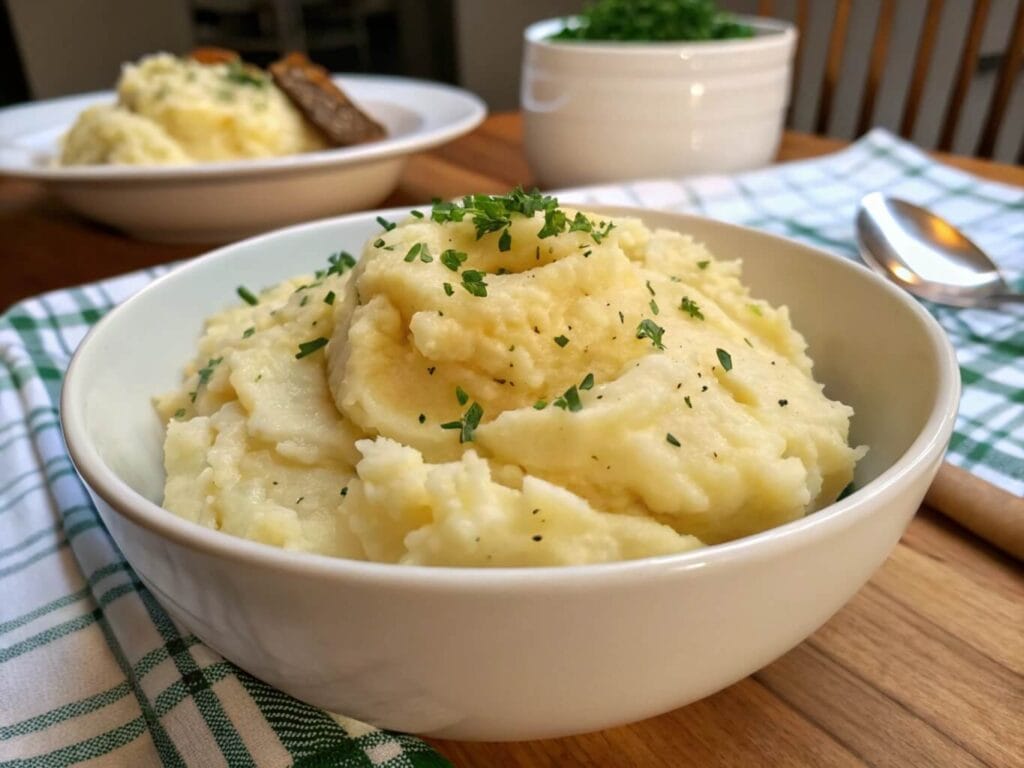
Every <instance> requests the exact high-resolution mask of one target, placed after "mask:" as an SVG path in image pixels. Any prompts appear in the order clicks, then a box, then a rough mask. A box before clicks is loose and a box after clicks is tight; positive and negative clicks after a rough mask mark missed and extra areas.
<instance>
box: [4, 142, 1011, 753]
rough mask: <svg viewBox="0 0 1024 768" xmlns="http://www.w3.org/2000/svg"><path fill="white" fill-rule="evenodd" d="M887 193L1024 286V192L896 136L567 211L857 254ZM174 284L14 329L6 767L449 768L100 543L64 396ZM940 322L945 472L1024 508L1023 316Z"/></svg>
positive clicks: (64, 300)
mask: <svg viewBox="0 0 1024 768" xmlns="http://www.w3.org/2000/svg"><path fill="white" fill-rule="evenodd" d="M879 188H884V189H887V190H889V191H891V192H893V193H896V194H899V195H902V196H903V197H906V198H909V199H910V200H913V201H916V202H918V203H922V204H925V205H927V206H929V207H931V208H933V209H934V210H936V211H938V212H939V213H942V214H943V215H945V216H947V217H948V218H949V219H951V220H952V221H953V222H955V223H957V224H960V225H962V226H964V228H965V229H966V231H967V232H968V233H969V234H970V235H971V236H972V237H973V238H975V239H976V241H977V242H978V243H979V244H981V245H982V246H983V247H985V248H986V249H988V250H989V252H990V253H991V254H992V255H993V256H994V257H995V258H996V260H997V261H999V262H1000V264H1001V266H1003V267H1004V268H1005V269H1006V271H1007V273H1008V274H1009V275H1010V276H1011V278H1012V279H1013V281H1014V282H1015V283H1016V285H1017V286H1018V287H1024V285H1022V272H1024V190H1021V189H1016V188H1011V187H1007V186H1003V185H999V184H991V183H986V182H981V181H978V180H977V179H975V178H973V177H971V176H968V175H966V174H963V173H959V172H957V171H953V170H950V169H949V168H946V167H943V166H941V165H938V164H935V163H934V162H931V161H929V160H928V159H927V158H926V157H925V156H924V155H922V154H921V153H919V152H918V151H916V150H915V149H913V148H912V147H910V146H908V145H906V144H903V143H901V142H899V141H897V140H896V139H894V138H893V137H891V136H890V135H889V134H886V133H884V132H874V133H872V134H869V135H868V136H867V137H865V138H864V139H862V140H861V141H859V142H857V143H856V144H855V145H853V146H852V147H850V148H849V149H847V150H845V151H843V152H840V153H837V154H835V155H831V156H829V157H825V158H820V159H817V160H811V161H807V162H801V163H793V164H789V165H785V166H778V167H774V168H768V169H765V170H762V171H756V172H753V173H747V174H742V175H739V176H733V177H720V176H718V177H704V178H699V179H691V180H688V181H685V182H674V181H658V182H637V183H630V184H625V185H615V186H608V187H601V188H592V189H588V190H581V191H577V192H575V193H573V194H572V195H571V197H572V199H576V200H580V199H584V200H589V201H592V202H602V203H611V204H615V203H617V204H632V205H646V206H653V207H660V208H669V209H676V210H688V211H697V212H700V213H704V214H707V215H709V216H714V217H718V218H723V219H729V220H731V221H737V222H740V223H744V224H748V225H751V226H756V227H761V228H764V229H767V230H770V231H774V232H777V233H780V234H783V235H788V236H791V237H796V238H799V239H803V240H807V241H808V242H810V243H812V244H814V245H817V246H821V247H824V248H827V249H830V250H833V251H836V252H838V253H842V254H844V255H846V256H849V257H851V258H853V257H854V247H853V244H852V231H851V222H852V219H853V211H854V207H855V204H856V201H857V200H858V199H859V197H860V196H861V195H862V194H863V193H864V192H866V191H868V190H871V189H879ZM569 197H570V196H569V195H567V196H566V199H569ZM161 271H162V270H152V271H147V272H138V273H135V274H132V275H127V276H125V277H121V278H117V279H115V280H108V281H104V282H102V283H96V284H94V285H89V286H85V287H82V288H77V289H72V290H67V291H59V292H56V293H51V294H48V295H46V296H42V297H39V298H36V299H31V300H28V301H25V302H22V303H21V304H19V305H17V306H15V307H13V308H12V309H11V310H10V311H8V312H7V313H6V314H5V315H4V316H2V317H0V764H8V762H9V764H12V765H33V766H35V765H38V766H58V765H66V764H69V763H73V762H76V761H82V760H93V761H94V764H96V765H100V764H104V765H119V766H120V765H127V766H145V765H151V764H158V763H160V762H163V763H166V764H168V765H182V766H199V765H231V766H235V765H260V766H276V765H290V764H298V765H307V766H313V765H316V766H370V765H375V766H437V765H444V764H446V763H445V761H444V760H443V759H442V758H440V757H438V756H437V755H436V754H435V753H433V752H431V751H429V749H427V747H426V746H425V745H424V744H422V742H419V741H417V740H415V739H411V738H409V737H405V736H401V735H397V734H391V733H384V732H380V731H375V730H372V729H367V728H366V727H365V726H359V725H358V724H355V723H352V722H351V721H346V720H344V719H342V718H336V717H333V716H331V715H328V714H325V713H324V712H321V711H319V710H316V709H313V708H311V707H308V706H305V705H302V704H300V703H298V702H296V701H294V700H292V699H290V698H288V697H286V696H284V695H283V694H281V693H279V692H277V691H274V690H272V689H270V688H269V687H267V686H266V685H264V684H263V683H261V682H260V681H258V680H255V679H254V678H252V677H250V676H249V675H246V674H245V673H244V672H242V671H240V670H238V669H236V668H235V667H233V666H232V665H231V664H229V663H227V662H225V661H224V660H223V659H221V658H220V657H218V656H217V655H216V654H215V653H213V652H212V651H210V650H209V649H207V648H205V647H204V646H203V645H202V644H201V643H199V642H198V641H197V640H196V638H195V637H193V636H191V635H190V634H189V633H188V632H186V631H184V630H182V629H181V628H179V627H177V626H175V625H174V624H173V623H172V622H171V621H170V620H169V619H168V617H167V615H166V614H165V613H164V612H163V611H162V610H161V608H160V606H159V605H158V604H157V603H156V602H155V601H154V600H153V598H152V596H151V595H150V594H149V593H148V592H147V591H146V589H145V588H144V587H142V586H141V584H139V582H138V580H137V579H136V578H135V576H134V574H133V573H132V571H131V569H130V568H129V567H128V566H127V565H126V564H125V562H124V560H123V559H122V557H121V555H120V553H119V552H118V551H117V550H116V548H115V547H114V545H113V543H112V542H111V540H110V538H109V537H108V536H107V534H106V532H105V531H104V529H103V526H102V524H101V523H100V522H99V519H98V518H97V516H96V512H95V510H94V509H93V507H92V505H91V504H90V502H89V499H88V497H87V496H86V494H85V492H84V490H83V488H82V486H81V484H80V482H79V480H78V479H77V477H76V476H75V473H74V470H73V469H72V467H71V464H70V461H69V459H68V456H67V453H66V451H65V448H64V445H63V442H62V440H61V436H60V430H59V426H58V420H57V409H56V404H57V395H58V390H59V387H60V381H61V377H62V374H63V371H64V368H65V366H66V365H67V363H68V359H69V358H70V356H71V353H72V351H73V350H74V348H75V346H76V345H77V344H78V343H79V341H80V340H81V338H82V336H83V335H84V334H85V332H86V331H87V330H88V328H89V326H91V325H92V324H93V323H95V322H96V321H97V320H98V319H99V318H100V317H101V316H102V315H103V313H105V312H106V311H108V310H109V309H110V308H111V307H113V306H114V305H116V304H117V303H118V302H120V301H123V300H124V299H125V298H127V297H128V296H130V295H131V294H132V293H134V292H135V291H137V290H138V289H139V288H141V287H142V286H144V285H145V284H146V283H148V282H149V281H150V280H152V279H153V278H154V277H155V276H156V275H157V274H159V273H160V272H161ZM929 309H931V310H932V311H934V312H935V314H936V316H937V317H938V318H939V321H940V322H941V323H942V324H943V326H944V327H945V328H946V330H947V331H948V332H949V334H950V336H951V338H952V339H953V341H954V344H955V345H956V346H957V348H958V351H959V355H960V362H961V366H962V371H963V378H964V400H963V406H962V408H961V416H960V420H959V422H958V424H957V428H956V434H955V436H954V438H953V446H952V450H951V452H950V460H952V461H953V462H955V463H957V464H960V465H961V466H965V467H967V468H968V469H970V470H971V471H972V472H974V473H975V474H977V475H978V476H980V477H983V478H985V479H986V480H989V481H991V482H993V483H995V484H996V485H998V486H1001V487H1002V488H1005V489H1007V490H1009V491H1011V492H1014V493H1018V494H1019V493H1021V492H1022V490H1024V474H1022V470H1024V307H1006V308H1005V309H1004V310H1002V311H992V310H953V309H947V308H943V307H937V306H932V305H929ZM4 761H8V762H4Z"/></svg>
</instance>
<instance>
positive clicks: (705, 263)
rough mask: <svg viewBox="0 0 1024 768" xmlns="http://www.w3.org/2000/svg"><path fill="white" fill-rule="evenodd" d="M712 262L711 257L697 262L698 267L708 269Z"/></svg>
mask: <svg viewBox="0 0 1024 768" xmlns="http://www.w3.org/2000/svg"><path fill="white" fill-rule="evenodd" d="M710 263H711V259H704V261H698V262H697V269H707V268H708V264H710Z"/></svg>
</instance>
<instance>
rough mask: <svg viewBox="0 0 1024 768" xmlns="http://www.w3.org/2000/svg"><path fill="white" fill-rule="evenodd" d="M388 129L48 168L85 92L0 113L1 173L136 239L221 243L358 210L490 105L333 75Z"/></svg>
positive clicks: (402, 83)
mask: <svg viewBox="0 0 1024 768" xmlns="http://www.w3.org/2000/svg"><path fill="white" fill-rule="evenodd" d="M334 80H335V82H336V83H338V84H339V85H340V86H341V87H342V88H343V89H344V90H345V92H346V93H348V94H349V95H350V96H351V97H352V99H353V100H354V101H355V102H356V103H358V104H359V105H360V106H362V107H363V108H364V109H366V111H367V112H369V113H370V114H371V115H373V116H374V117H375V118H376V119H377V120H378V121H379V122H381V123H382V124H383V125H384V126H385V127H386V128H387V130H388V136H387V137H386V138H384V139H382V140H380V141H375V142H370V143H367V144H360V145H357V146H354V147H340V148H335V149H327V150H323V151H320V152H306V153H303V154H298V155H288V156H285V157H273V158H263V159H251V160H238V161H232V162H218V163H201V164H196V165H188V166H129V165H120V166H118V165H90V166H72V167H62V166H57V165H54V162H53V161H54V158H55V157H57V156H58V155H59V152H60V150H59V146H60V137H61V136H62V135H63V134H64V133H65V132H66V131H67V129H68V128H70V127H71V125H72V123H73V122H74V121H75V118H76V117H77V116H78V114H79V113H80V112H81V111H82V110H83V109H85V108H86V107H89V106H92V105H93V104H99V103H103V104H109V103H113V102H114V101H115V100H116V96H115V94H113V93H110V92H100V93H88V94H84V95H81V96H71V97H67V98H62V99H53V100H51V101H44V102H34V103H32V104H25V105H20V106H16V107H9V108H7V109H3V110H0V175H5V176H11V177H14V178H22V179H29V180H32V181H37V182H41V183H42V184H45V185H46V187H47V188H48V189H49V190H50V191H51V192H53V194H55V195H56V196H57V197H59V198H60V199H61V200H63V201H64V202H65V203H66V204H67V205H68V206H69V207H70V208H72V209H73V210H75V211H77V212H78V213H80V214H82V215H83V216H86V217H88V218H90V219H95V220H96V221H99V222H102V223H104V224H109V225H111V226H113V227H116V228H118V229H122V230H124V231H125V232H128V233H129V234H132V235H134V236H136V237H138V238H141V239H143V240H155V241H163V242H200V243H218V242H226V241H229V240H237V239H238V238H241V237H247V236H250V235H254V234H257V233H259V232H266V231H268V230H271V229H274V228H276V227H281V226H284V225H286V224H294V223H297V222H300V221H309V220H311V219H317V218H321V217H323V216H331V215H334V214H338V213H344V212H346V211H354V210H365V209H367V208H372V207H374V206H377V205H379V204H380V203H381V201H382V200H384V198H386V197H387V196H388V195H389V194H390V193H391V192H392V190H394V188H395V186H396V185H397V184H398V179H399V176H400V175H401V173H402V169H404V168H405V164H406V162H407V161H408V159H409V157H410V155H411V154H412V153H414V152H419V151H422V150H424V149H429V148H431V147H435V146H438V145H440V144H444V143H445V142H447V141H451V140H452V139H454V138H456V137H458V136H461V135H462V134H464V133H468V132H469V131H471V130H472V129H473V128H475V127H476V126H477V125H479V124H480V123H481V121H483V119H484V116H485V115H486V114H487V110H486V108H485V107H484V104H483V102H482V101H480V99H479V98H477V97H476V96H474V95H473V94H471V93H469V92H468V91H465V90H462V89H460V88H454V87H452V86H449V85H444V84H442V83H431V82H427V81H419V80H410V79H408V78H401V77H385V76H379V75H344V76H336V77H335V78H334Z"/></svg>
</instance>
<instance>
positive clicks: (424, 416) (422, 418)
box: [420, 413, 427, 424]
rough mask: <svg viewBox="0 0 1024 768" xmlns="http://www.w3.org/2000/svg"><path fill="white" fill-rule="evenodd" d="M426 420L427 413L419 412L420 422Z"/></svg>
mask: <svg viewBox="0 0 1024 768" xmlns="http://www.w3.org/2000/svg"><path fill="white" fill-rule="evenodd" d="M426 420H427V414H425V413H421V414H420V424H422V423H423V422H425V421H426Z"/></svg>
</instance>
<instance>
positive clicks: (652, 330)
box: [636, 318, 665, 349]
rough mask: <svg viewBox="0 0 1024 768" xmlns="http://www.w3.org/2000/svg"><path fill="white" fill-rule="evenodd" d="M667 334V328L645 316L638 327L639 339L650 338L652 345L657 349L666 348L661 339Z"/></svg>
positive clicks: (637, 334) (637, 335)
mask: <svg viewBox="0 0 1024 768" xmlns="http://www.w3.org/2000/svg"><path fill="white" fill-rule="evenodd" d="M664 334H665V329H664V328H662V327H661V326H660V325H658V324H657V323H656V322H654V321H653V320H649V319H647V318H644V319H643V320H641V321H640V324H639V325H637V327H636V337H637V338H638V339H650V340H651V345H652V346H653V347H654V348H655V349H664V348H665V345H664V344H663V343H662V341H661V337H662V336H663V335H664Z"/></svg>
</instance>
